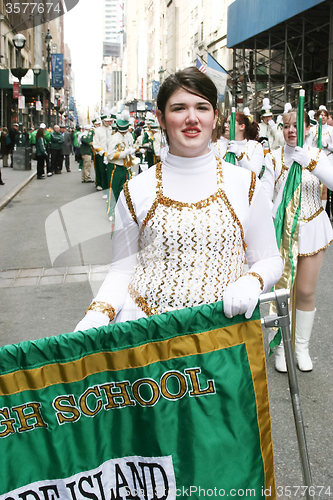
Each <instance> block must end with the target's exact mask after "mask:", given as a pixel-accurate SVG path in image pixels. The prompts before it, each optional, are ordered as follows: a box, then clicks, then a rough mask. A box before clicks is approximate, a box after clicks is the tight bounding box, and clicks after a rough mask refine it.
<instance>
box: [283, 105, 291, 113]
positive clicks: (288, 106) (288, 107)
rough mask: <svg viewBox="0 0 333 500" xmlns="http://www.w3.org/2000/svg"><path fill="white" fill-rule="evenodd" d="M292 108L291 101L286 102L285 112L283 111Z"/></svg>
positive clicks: (286, 111)
mask: <svg viewBox="0 0 333 500" xmlns="http://www.w3.org/2000/svg"><path fill="white" fill-rule="evenodd" d="M290 109H292V105H291V104H290V102H286V104H285V105H284V112H283V113H288V111H289V110H290Z"/></svg>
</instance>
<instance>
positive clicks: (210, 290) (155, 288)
mask: <svg viewBox="0 0 333 500" xmlns="http://www.w3.org/2000/svg"><path fill="white" fill-rule="evenodd" d="M218 172H219V169H218V168H217V160H216V158H215V156H214V155H213V153H212V152H210V153H208V154H206V155H204V156H200V157H197V158H180V157H177V156H173V155H171V154H170V153H168V155H167V158H166V160H165V162H164V163H163V165H162V175H160V173H159V171H158V168H156V166H154V167H151V168H150V169H149V170H148V171H146V172H143V173H142V174H140V175H139V176H137V177H135V178H133V179H131V180H130V181H129V182H128V185H127V187H125V189H124V191H123V192H122V193H121V195H120V197H119V199H118V203H117V207H116V218H115V231H114V235H113V261H112V264H111V268H110V271H109V274H108V276H107V278H106V279H105V281H104V283H103V285H102V287H101V288H100V290H99V292H98V294H97V296H96V297H95V299H94V300H95V301H101V302H107V303H108V304H111V305H112V307H113V308H114V309H115V312H116V314H117V317H116V321H127V320H132V319H138V318H140V317H145V316H147V315H150V314H154V313H156V312H162V311H165V310H170V309H176V308H180V307H187V306H191V305H197V304H203V303H210V302H215V301H217V300H220V299H221V298H222V292H223V290H224V289H225V287H226V285H227V284H228V283H230V282H232V281H234V280H235V279H237V278H238V277H239V276H240V275H241V274H242V265H243V262H244V257H245V247H246V259H247V263H248V265H249V267H250V269H251V271H252V272H255V273H258V274H259V275H260V276H261V277H262V279H263V281H264V291H266V290H269V289H270V288H271V286H272V285H273V284H275V283H276V281H277V280H278V278H279V277H280V275H281V272H282V261H281V258H280V254H279V251H278V248H277V245H276V238H275V232H274V227H273V224H272V221H271V216H270V210H269V204H268V200H267V197H266V194H265V192H264V190H263V189H262V188H261V186H260V182H259V181H258V180H257V179H256V177H255V175H254V174H253V173H251V172H249V171H247V170H245V169H242V168H239V167H237V166H234V165H230V164H228V163H226V162H224V161H222V170H221V171H220V174H219V175H217V173H218ZM222 182H223V186H222ZM221 186H222V187H221ZM259 220H260V224H258V221H259ZM222 251H223V252H225V255H219V254H220V253H221V252H222ZM150 252H151V253H150Z"/></svg>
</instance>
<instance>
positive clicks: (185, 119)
mask: <svg viewBox="0 0 333 500" xmlns="http://www.w3.org/2000/svg"><path fill="white" fill-rule="evenodd" d="M156 116H157V118H158V121H159V123H160V125H161V127H162V128H163V129H164V130H166V132H167V135H168V141H169V150H170V153H171V154H173V155H176V156H183V157H191V158H192V157H195V156H202V155H205V154H207V153H208V152H209V148H208V143H209V141H210V137H211V135H212V130H213V128H215V125H216V120H217V110H216V111H215V112H214V109H213V106H212V105H211V103H210V102H209V101H207V100H206V99H204V98H203V97H199V96H196V95H194V94H190V93H189V92H187V91H186V90H184V89H182V88H180V89H178V90H177V91H176V92H175V93H174V94H172V96H171V97H169V99H168V101H167V103H166V106H165V111H164V115H162V112H161V111H160V110H157V111H156Z"/></svg>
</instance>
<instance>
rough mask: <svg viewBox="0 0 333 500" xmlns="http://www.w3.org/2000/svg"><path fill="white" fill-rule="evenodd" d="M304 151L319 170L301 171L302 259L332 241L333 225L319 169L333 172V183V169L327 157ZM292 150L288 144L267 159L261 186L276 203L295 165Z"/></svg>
mask: <svg viewBox="0 0 333 500" xmlns="http://www.w3.org/2000/svg"><path fill="white" fill-rule="evenodd" d="M305 149H306V151H307V153H308V155H309V158H311V159H313V160H314V161H315V162H317V163H318V166H319V167H320V168H318V169H316V168H315V169H314V171H313V173H311V172H309V170H307V169H304V168H303V171H302V198H301V213H300V219H299V220H300V225H299V240H298V253H299V255H303V256H306V255H314V254H316V253H318V252H319V251H320V250H323V249H324V248H326V247H327V246H328V245H329V244H330V242H331V241H332V240H333V230H332V226H331V223H330V221H329V218H328V216H327V214H326V212H325V211H324V209H323V207H322V203H321V198H320V169H321V170H322V171H326V172H327V171H328V172H330V171H332V174H331V178H332V180H331V182H332V183H333V170H332V167H331V165H330V163H329V162H328V160H327V157H326V155H325V154H324V153H323V152H322V151H321V150H319V149H317V148H309V147H308V146H305ZM293 150H294V148H292V147H290V146H288V145H286V146H284V147H283V148H279V149H277V150H275V151H273V153H270V154H268V155H266V157H265V163H266V170H265V173H264V175H263V178H262V179H261V183H262V185H263V187H264V189H265V190H266V191H267V193H268V196H269V197H270V199H272V200H273V202H274V201H275V199H276V198H277V196H278V194H279V192H280V191H281V189H283V188H284V185H285V181H286V178H287V176H288V172H289V169H290V167H291V165H292V163H293V160H292V154H293ZM317 175H318V177H317ZM273 210H274V209H273Z"/></svg>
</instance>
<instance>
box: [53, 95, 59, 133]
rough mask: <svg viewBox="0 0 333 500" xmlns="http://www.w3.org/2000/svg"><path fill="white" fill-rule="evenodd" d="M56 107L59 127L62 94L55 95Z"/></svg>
mask: <svg viewBox="0 0 333 500" xmlns="http://www.w3.org/2000/svg"><path fill="white" fill-rule="evenodd" d="M56 90H57V89H56ZM54 107H55V109H56V112H57V118H56V123H57V125H59V109H60V94H59V93H58V92H56V93H55V94H54Z"/></svg>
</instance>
